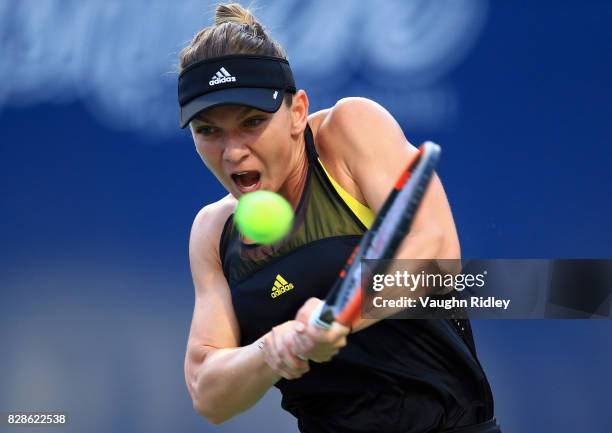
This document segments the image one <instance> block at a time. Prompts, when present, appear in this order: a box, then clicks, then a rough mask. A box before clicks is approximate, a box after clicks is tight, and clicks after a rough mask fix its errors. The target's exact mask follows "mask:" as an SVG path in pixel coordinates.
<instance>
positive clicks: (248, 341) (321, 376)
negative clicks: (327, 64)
mask: <svg viewBox="0 0 612 433" xmlns="http://www.w3.org/2000/svg"><path fill="white" fill-rule="evenodd" d="M285 59H286V56H285V53H284V52H283V49H282V47H280V45H278V44H277V43H276V42H275V41H273V40H272V39H271V38H270V36H269V35H268V34H267V32H266V31H265V29H264V28H263V27H262V26H261V25H260V24H259V23H258V22H257V21H256V19H255V18H254V17H253V15H252V14H251V13H250V12H249V11H248V10H246V9H244V8H242V7H241V6H240V5H237V4H229V5H221V6H218V7H217V12H216V18H215V25H214V26H211V27H208V28H206V29H203V30H202V31H200V32H199V33H198V34H197V35H196V36H195V38H194V39H193V41H192V42H191V43H190V45H189V46H187V47H186V48H185V49H184V50H183V51H182V52H181V56H180V67H181V75H180V77H179V104H180V107H181V113H180V124H181V127H185V126H187V125H189V126H190V128H191V132H192V135H193V140H194V143H195V146H196V150H197V152H198V154H199V155H200V157H201V158H202V160H203V161H204V163H205V164H206V166H207V167H208V168H209V169H210V170H211V171H212V173H213V174H214V175H215V176H216V177H217V179H218V180H219V181H220V182H221V183H222V184H223V186H224V187H225V188H226V189H227V191H228V192H229V195H228V196H226V197H225V198H223V199H221V200H219V201H218V202H216V203H214V204H211V205H208V206H206V207H204V208H203V209H202V210H201V211H200V212H199V213H198V215H197V216H196V218H195V221H194V223H193V228H192V233H191V238H190V261H191V269H192V274H193V281H194V285H195V291H196V300H195V308H194V315H193V319H192V325H191V331H190V335H189V341H188V348H187V354H186V360H185V375H186V381H187V386H188V389H189V392H190V394H191V397H192V399H193V403H194V408H195V409H196V410H197V411H198V412H199V413H200V414H201V415H203V416H204V417H206V418H207V419H208V420H209V421H211V422H213V423H221V422H223V421H225V420H227V419H229V418H231V417H233V416H234V415H236V414H239V413H240V412H242V411H244V410H246V409H247V408H249V407H250V406H252V405H253V404H254V403H256V402H257V401H258V400H259V399H260V398H261V397H262V396H263V395H264V393H265V392H266V391H267V390H268V389H269V388H270V387H271V386H273V385H274V386H277V387H278V388H279V389H280V390H281V392H282V395H283V402H282V405H283V408H285V409H286V410H288V411H290V412H291V413H292V414H293V415H295V416H296V417H297V419H298V426H299V428H300V431H302V432H362V431H363V432H374V431H376V432H434V431H435V432H438V431H451V430H453V429H457V428H460V427H464V426H476V427H474V429H473V430H472V429H470V430H466V431H478V432H481V431H487V432H489V431H491V432H493V431H498V430H497V428H496V427H495V423H494V422H493V421H489V420H491V419H492V417H493V405H492V399H491V394H490V390H489V385H488V383H487V381H486V378H485V376H484V373H483V372H482V369H481V368H480V365H479V364H478V361H477V359H476V355H475V350H474V348H473V341H472V338H471V333H470V329H469V323H467V322H466V323H464V324H463V325H462V326H463V329H460V328H457V329H455V328H454V327H453V325H452V324H451V323H450V321H443V320H437V321H434V320H381V321H375V320H369V321H366V320H360V321H359V322H358V323H357V324H356V325H355V326H354V328H353V329H349V328H347V327H344V326H342V325H339V324H334V325H333V326H332V328H331V329H330V330H328V331H322V330H319V329H315V328H313V327H311V326H308V325H307V318H308V317H309V315H310V312H311V311H312V310H313V309H314V308H315V306H316V304H317V303H318V299H320V298H323V297H324V296H325V294H326V292H327V291H328V290H329V288H330V287H331V285H332V283H333V282H334V280H335V278H336V276H337V273H338V270H339V269H340V267H341V266H342V265H343V263H344V262H345V260H346V258H347V257H348V255H349V253H350V251H351V250H352V248H353V247H354V246H355V244H356V243H357V242H358V241H359V239H360V237H361V235H362V234H363V233H364V231H365V230H366V229H367V227H368V225H369V224H370V223H371V221H372V219H373V216H374V215H375V213H376V212H377V211H378V209H380V207H381V205H382V203H383V202H384V200H385V198H386V197H387V195H388V193H389V191H390V190H391V188H392V185H393V183H394V181H395V179H396V177H397V175H398V174H399V173H400V172H401V170H402V169H403V168H404V165H405V164H406V161H408V160H409V159H410V157H411V155H412V154H413V153H414V152H415V151H416V150H415V148H414V147H412V146H411V145H410V144H409V143H408V142H407V140H406V138H405V137H404V135H403V133H402V131H401V129H400V127H399V125H398V124H397V122H396V121H395V120H394V119H393V117H392V116H391V115H390V114H389V113H388V112H386V111H385V110H384V109H383V108H382V107H380V106H379V105H377V104H375V103H374V102H372V101H368V100H365V99H361V98H349V99H343V100H341V101H338V103H337V104H336V105H335V106H334V107H332V108H330V109H326V110H322V111H319V112H317V113H314V114H310V115H309V113H308V97H307V95H306V92H305V91H304V90H297V89H296V87H295V83H294V81H293V75H292V73H291V68H290V66H289V64H288V62H287V61H286V60H285ZM259 189H263V190H270V191H275V192H278V193H279V194H281V195H282V196H284V197H285V198H286V199H287V200H288V201H289V202H290V203H291V205H292V206H293V208H294V209H295V211H296V219H295V221H296V222H295V225H294V229H293V230H292V232H291V233H290V235H288V236H287V237H286V238H285V239H283V240H282V241H280V242H278V243H277V244H274V245H270V246H263V245H256V244H253V243H249V241H248V239H243V238H241V236H240V235H239V233H238V232H237V230H236V228H235V226H234V224H233V221H232V213H233V211H234V208H235V206H236V199H237V198H239V197H240V196H241V195H242V194H245V193H248V192H251V191H255V190H259ZM459 256H460V250H459V243H458V239H457V234H456V231H455V226H454V223H453V219H452V215H451V212H450V209H449V206H448V202H447V200H446V196H445V194H444V190H443V188H442V185H441V184H440V181H439V180H438V179H437V178H436V179H434V181H433V182H432V184H431V186H430V188H429V189H428V192H427V194H426V197H425V198H424V201H423V203H422V206H421V209H420V210H419V213H418V215H417V217H416V219H415V221H414V223H413V227H412V230H411V232H410V234H409V235H408V236H407V237H406V239H405V240H404V242H403V244H402V246H401V248H400V250H399V253H398V257H406V258H459ZM349 333H350V335H349ZM298 355H299V356H298ZM483 423H485V424H483ZM478 425H479V426H478ZM461 431H463V430H461Z"/></svg>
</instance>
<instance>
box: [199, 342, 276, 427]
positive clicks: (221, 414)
mask: <svg viewBox="0 0 612 433" xmlns="http://www.w3.org/2000/svg"><path fill="white" fill-rule="evenodd" d="M258 341H259V340H258ZM258 341H256V342H255V343H253V344H250V345H248V346H244V347H239V348H232V349H216V350H214V351H212V352H210V353H208V354H207V355H206V357H205V359H204V361H203V362H202V363H201V364H200V366H199V367H198V368H197V371H196V372H195V374H194V377H193V384H192V386H191V388H192V397H193V399H194V406H196V408H197V409H198V412H200V414H202V415H203V416H205V417H206V418H207V419H208V420H209V421H211V422H213V423H215V424H218V423H221V422H224V421H226V420H228V419H230V418H232V417H233V416H235V415H237V414H239V413H241V412H243V411H245V410H246V409H248V408H249V407H251V406H252V405H253V404H255V403H256V402H257V401H258V400H259V399H260V398H261V397H262V396H263V395H264V394H265V393H266V391H267V390H268V389H269V388H270V387H271V386H272V385H274V384H275V383H276V382H277V381H278V380H279V379H280V376H279V375H277V374H276V373H275V372H274V371H272V369H270V367H269V366H268V365H267V364H266V362H265V361H264V357H263V356H262V353H261V350H260V349H259V348H258V347H257V344H258Z"/></svg>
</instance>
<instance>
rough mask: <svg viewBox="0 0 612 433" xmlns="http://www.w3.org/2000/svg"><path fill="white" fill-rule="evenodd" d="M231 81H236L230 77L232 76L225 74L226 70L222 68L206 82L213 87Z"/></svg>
mask: <svg viewBox="0 0 612 433" xmlns="http://www.w3.org/2000/svg"><path fill="white" fill-rule="evenodd" d="M231 81H236V77H232V75H231V74H230V73H229V72H227V69H225V68H223V67H222V68H221V69H219V70H218V71H217V73H216V74H215V75H213V76H212V78H211V79H210V81H209V82H208V85H209V86H214V85H216V84H221V83H229V82H231Z"/></svg>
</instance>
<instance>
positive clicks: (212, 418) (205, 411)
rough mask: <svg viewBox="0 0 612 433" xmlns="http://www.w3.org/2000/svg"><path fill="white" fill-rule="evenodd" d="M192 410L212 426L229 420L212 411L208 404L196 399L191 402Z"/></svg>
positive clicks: (218, 412)
mask: <svg viewBox="0 0 612 433" xmlns="http://www.w3.org/2000/svg"><path fill="white" fill-rule="evenodd" d="M193 409H194V410H195V411H196V413H197V414H198V415H200V416H201V417H202V418H204V419H205V420H206V421H208V422H209V423H211V424H214V425H219V424H223V423H224V422H225V421H227V420H228V419H230V417H228V416H224V415H223V414H222V413H221V412H220V411H217V410H214V408H212V407H211V405H210V404H206V403H203V402H201V401H199V400H196V399H194V400H193Z"/></svg>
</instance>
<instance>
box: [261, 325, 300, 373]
mask: <svg viewBox="0 0 612 433" xmlns="http://www.w3.org/2000/svg"><path fill="white" fill-rule="evenodd" d="M295 324H296V322H295V320H289V321H288V322H285V323H283V324H281V325H278V326H275V327H274V328H272V330H271V331H270V332H268V333H267V334H266V335H265V336H264V338H263V343H262V344H261V346H260V347H261V349H262V351H263V355H264V360H265V361H266V364H268V366H269V367H270V368H271V369H272V370H273V371H274V372H275V373H276V374H278V375H279V376H281V377H283V378H285V379H289V380H291V379H298V378H300V377H302V375H303V374H304V373H307V372H308V371H309V370H310V366H309V365H308V361H306V360H303V359H300V358H298V357H297V356H296V354H295V353H296V352H295V349H294V346H293V342H294V341H295V334H296V331H295Z"/></svg>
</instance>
